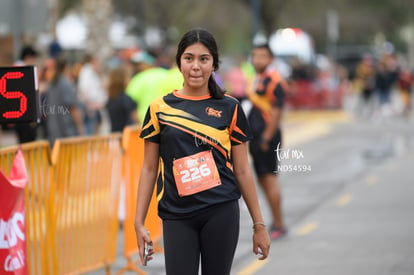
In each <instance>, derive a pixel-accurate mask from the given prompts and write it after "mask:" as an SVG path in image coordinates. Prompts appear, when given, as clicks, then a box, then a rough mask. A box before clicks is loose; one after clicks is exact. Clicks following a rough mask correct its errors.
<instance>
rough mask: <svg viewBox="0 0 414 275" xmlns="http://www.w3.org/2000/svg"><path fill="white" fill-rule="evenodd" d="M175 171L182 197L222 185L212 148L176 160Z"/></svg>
mask: <svg viewBox="0 0 414 275" xmlns="http://www.w3.org/2000/svg"><path fill="white" fill-rule="evenodd" d="M173 172H174V179H175V184H176V185H177V190H178V194H179V195H180V196H181V197H184V196H189V195H192V194H195V193H198V192H201V191H204V190H208V189H211V188H214V187H216V186H219V185H221V180H220V176H219V173H218V170H217V166H216V163H215V161H214V158H213V154H212V152H211V150H208V151H203V152H200V153H197V154H194V155H191V156H187V157H183V158H180V159H176V160H174V161H173Z"/></svg>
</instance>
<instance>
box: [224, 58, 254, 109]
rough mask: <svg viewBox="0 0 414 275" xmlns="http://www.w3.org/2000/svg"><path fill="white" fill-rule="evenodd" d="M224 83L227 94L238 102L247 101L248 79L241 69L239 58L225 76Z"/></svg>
mask: <svg viewBox="0 0 414 275" xmlns="http://www.w3.org/2000/svg"><path fill="white" fill-rule="evenodd" d="M224 83H225V86H226V88H227V90H228V91H229V93H230V94H231V95H232V96H233V97H235V98H237V100H239V101H240V102H242V101H243V100H245V99H247V89H248V83H249V82H248V79H247V77H246V76H245V74H244V72H243V70H242V68H241V58H237V60H236V64H235V65H234V66H233V67H232V68H231V69H230V70H229V71H228V72H227V73H226V74H225V76H224Z"/></svg>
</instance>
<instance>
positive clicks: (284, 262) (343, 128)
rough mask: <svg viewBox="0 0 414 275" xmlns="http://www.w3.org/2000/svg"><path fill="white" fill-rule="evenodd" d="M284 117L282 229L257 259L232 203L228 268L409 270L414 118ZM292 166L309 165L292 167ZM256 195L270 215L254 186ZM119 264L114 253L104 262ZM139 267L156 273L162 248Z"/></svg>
mask: <svg viewBox="0 0 414 275" xmlns="http://www.w3.org/2000/svg"><path fill="white" fill-rule="evenodd" d="M286 121H288V123H287V124H286V125H284V128H285V135H284V138H285V141H284V144H285V145H284V149H285V151H287V150H288V149H289V151H287V153H285V154H284V156H285V160H284V161H283V163H282V165H284V166H281V168H282V169H287V170H285V171H286V172H281V175H280V182H281V186H282V192H283V196H284V200H283V211H284V216H285V221H286V224H287V226H288V229H289V234H288V235H287V236H286V237H284V238H283V239H280V240H276V241H273V242H272V250H271V256H270V258H269V259H268V260H267V261H264V262H263V261H257V260H256V257H255V256H254V255H253V253H252V252H251V220H250V218H249V215H248V213H247V209H246V207H245V206H244V203H243V202H241V205H242V207H241V209H242V229H241V235H240V242H239V246H238V249H237V252H236V257H235V261H234V267H233V271H232V274H234V275H253V274H260V275H270V274H272V275H273V274H282V275H296V274H298V275H299V274H300V275H302V274H308V275H309V274H315V275H316V274H317V275H324V274H326V275H328V274H329V275H333V274H335V275H341V274H347V275H348V274H353V275H355V274H361V275H370V274H373V275H374V274H375V275H378V274H384V275H385V274H387V275H388V274H393V275H394V274H398V275H400V274H401V275H405V274H407V275H408V274H410V275H412V274H414V237H413V236H412V232H414V219H413V218H412V216H413V214H412V210H413V209H414V200H413V199H412V198H413V196H414V185H413V184H412V183H414V179H413V178H414V173H413V172H412V169H413V168H412V163H414V127H413V124H414V123H413V120H411V122H410V121H407V120H404V119H401V118H397V119H393V120H391V121H387V122H380V121H375V122H374V121H371V120H366V121H357V120H356V119H352V118H351V117H350V116H349V115H347V114H346V113H344V112H310V113H308V112H301V113H290V114H288V115H287V117H286ZM299 166H305V167H307V169H308V170H309V169H311V171H302V172H299V171H295V167H296V168H298V167H299ZM283 167H284V168H283ZM289 167H292V168H291V169H292V171H290V172H289V171H288V169H290V168H289ZM296 170H298V169H296ZM259 195H260V199H261V205H262V209H263V211H264V215H265V217H266V219H267V220H268V221H269V219H270V213H269V211H268V208H267V205H266V202H265V200H264V197H263V194H262V193H261V192H260V190H259ZM121 246H122V240H121V241H120V247H121ZM124 266H125V260H124V259H123V258H122V257H120V258H119V260H118V261H117V262H116V264H115V265H114V266H113V271H117V270H119V269H120V268H122V267H124ZM143 269H144V270H145V271H146V272H147V274H150V275H161V274H165V273H164V270H163V255H156V256H155V259H154V260H153V261H151V262H150V264H149V266H148V267H146V268H143ZM88 274H90V275H94V274H104V272H103V271H102V270H100V271H96V272H92V273H88ZM124 274H135V273H133V272H126V273H124Z"/></svg>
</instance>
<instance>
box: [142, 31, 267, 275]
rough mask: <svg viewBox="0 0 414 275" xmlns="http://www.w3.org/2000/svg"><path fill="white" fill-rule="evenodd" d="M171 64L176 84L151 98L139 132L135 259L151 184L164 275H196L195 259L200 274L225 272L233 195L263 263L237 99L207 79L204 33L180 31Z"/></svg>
mask: <svg viewBox="0 0 414 275" xmlns="http://www.w3.org/2000/svg"><path fill="white" fill-rule="evenodd" d="M176 63H177V65H178V68H180V71H181V73H182V75H183V78H184V86H183V88H182V89H180V90H176V91H174V92H172V93H169V94H167V95H165V96H161V97H158V98H157V99H155V100H154V101H152V102H151V105H150V107H149V109H148V112H147V113H146V116H145V120H144V126H143V129H142V131H141V137H142V138H143V139H144V163H143V166H142V170H141V177H140V180H139V190H138V196H137V210H136V220H135V230H136V236H137V242H138V247H139V254H140V259H141V262H144V244H145V243H146V244H151V243H152V241H151V239H150V236H149V235H148V231H147V229H146V228H145V226H144V222H145V218H146V213H147V211H148V207H149V203H150V199H151V196H152V193H153V190H154V184H155V182H157V183H158V187H157V192H158V194H157V197H158V213H159V216H160V217H161V218H162V220H163V239H164V252H165V253H164V256H165V268H166V274H167V275H176V274H177V275H178V274H179V275H196V274H198V271H199V263H200V259H201V270H202V274H203V275H218V274H220V275H229V274H230V271H231V266H232V262H233V258H234V253H235V250H236V246H237V242H238V236H239V226H240V209H239V198H240V196H241V195H243V198H244V201H245V202H246V205H247V208H248V210H249V213H250V215H251V218H252V227H253V251H254V253H255V254H261V255H260V256H259V259H260V260H264V259H266V258H267V257H268V255H269V249H270V238H269V234H268V232H267V230H266V225H265V224H264V221H263V217H262V214H261V211H260V208H259V202H258V198H257V194H256V189H255V185H254V180H253V173H252V171H251V168H250V165H249V162H248V152H247V141H248V140H249V138H250V131H249V127H248V123H247V119H246V117H245V115H244V113H243V111H242V109H241V106H240V103H239V102H238V101H237V100H236V99H235V98H233V97H230V96H226V95H225V93H224V91H223V90H222V89H221V88H220V87H219V86H218V85H217V83H216V82H215V79H214V77H213V72H214V71H216V70H217V69H218V66H219V55H218V49H217V44H216V41H215V39H214V37H213V36H212V35H211V34H210V33H209V32H208V31H206V30H203V29H193V30H190V31H188V32H187V33H186V34H184V36H183V37H182V39H181V41H180V43H179V45H178V49H177V53H176ZM157 174H158V176H157ZM152 254H153V250H151V251H150V252H149V259H151V255H152Z"/></svg>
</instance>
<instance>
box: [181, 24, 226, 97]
mask: <svg viewBox="0 0 414 275" xmlns="http://www.w3.org/2000/svg"><path fill="white" fill-rule="evenodd" d="M198 42H200V43H201V44H203V45H204V46H205V47H206V48H207V49H208V50H209V52H210V54H211V56H212V57H213V68H214V71H217V70H218V68H219V54H218V47H217V43H216V40H215V39H214V37H213V35H212V34H211V33H209V32H208V31H206V30H204V29H200V28H196V29H192V30H190V31H188V32H186V33H185V34H184V35H183V37H182V38H181V41H180V43H178V48H177V54H176V55H175V61H176V63H177V66H178V68H181V55H182V54H183V53H184V51H185V49H186V48H187V47H189V46H191V45H193V44H195V43H198ZM208 90H209V92H210V95H211V96H212V97H213V98H223V97H224V93H225V91H224V90H223V89H222V88H220V86H219V85H217V82H216V80H215V79H214V75H213V74H211V75H210V78H209V79H208Z"/></svg>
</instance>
